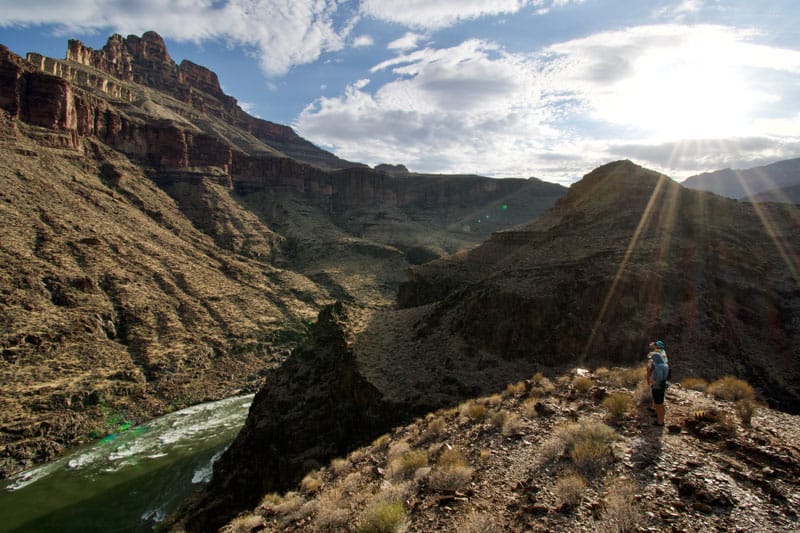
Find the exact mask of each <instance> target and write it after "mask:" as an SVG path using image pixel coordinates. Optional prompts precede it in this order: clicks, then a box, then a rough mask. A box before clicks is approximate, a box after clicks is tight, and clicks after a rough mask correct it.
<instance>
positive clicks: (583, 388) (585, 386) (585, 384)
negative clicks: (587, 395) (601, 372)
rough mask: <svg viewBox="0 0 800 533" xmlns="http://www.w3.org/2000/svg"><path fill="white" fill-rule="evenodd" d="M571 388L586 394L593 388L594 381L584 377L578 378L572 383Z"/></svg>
mask: <svg viewBox="0 0 800 533" xmlns="http://www.w3.org/2000/svg"><path fill="white" fill-rule="evenodd" d="M572 386H573V387H575V388H576V389H577V390H578V391H579V392H588V391H589V389H591V388H592V386H594V381H592V378H589V377H586V376H578V377H576V378H575V379H574V380H573V381H572Z"/></svg>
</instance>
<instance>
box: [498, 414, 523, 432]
mask: <svg viewBox="0 0 800 533" xmlns="http://www.w3.org/2000/svg"><path fill="white" fill-rule="evenodd" d="M524 429H525V423H524V422H523V421H522V418H521V417H520V416H519V415H518V414H516V413H512V414H510V415H508V416H507V417H506V419H505V421H503V427H502V429H501V431H502V433H503V435H505V436H506V437H513V436H515V435H522V433H523V430H524Z"/></svg>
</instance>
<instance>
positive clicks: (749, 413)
mask: <svg viewBox="0 0 800 533" xmlns="http://www.w3.org/2000/svg"><path fill="white" fill-rule="evenodd" d="M757 408H758V405H757V404H756V402H754V401H753V400H751V399H747V398H745V399H742V400H739V401H737V402H736V415H737V416H738V417H739V420H740V421H741V422H742V425H744V426H748V427H749V426H750V424H751V423H752V420H753V414H755V412H756V409H757Z"/></svg>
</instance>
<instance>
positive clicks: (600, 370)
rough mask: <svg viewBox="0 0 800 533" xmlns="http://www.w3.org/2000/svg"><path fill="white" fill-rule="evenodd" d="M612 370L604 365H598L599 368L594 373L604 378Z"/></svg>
mask: <svg viewBox="0 0 800 533" xmlns="http://www.w3.org/2000/svg"><path fill="white" fill-rule="evenodd" d="M609 372H610V370H609V369H608V368H606V367H604V366H601V367H598V368H597V370H595V371H594V375H595V376H597V377H598V378H604V377H606V376H607V375H608V373H609Z"/></svg>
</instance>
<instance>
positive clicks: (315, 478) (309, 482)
mask: <svg viewBox="0 0 800 533" xmlns="http://www.w3.org/2000/svg"><path fill="white" fill-rule="evenodd" d="M322 484H323V480H322V473H321V472H319V471H314V472H309V473H308V474H306V476H305V477H304V478H303V480H302V481H301V482H300V490H301V491H302V492H303V494H312V493H314V492H317V491H318V490H319V488H320V487H321V486H322Z"/></svg>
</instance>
